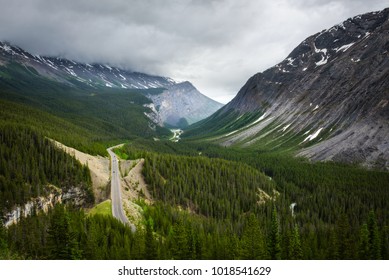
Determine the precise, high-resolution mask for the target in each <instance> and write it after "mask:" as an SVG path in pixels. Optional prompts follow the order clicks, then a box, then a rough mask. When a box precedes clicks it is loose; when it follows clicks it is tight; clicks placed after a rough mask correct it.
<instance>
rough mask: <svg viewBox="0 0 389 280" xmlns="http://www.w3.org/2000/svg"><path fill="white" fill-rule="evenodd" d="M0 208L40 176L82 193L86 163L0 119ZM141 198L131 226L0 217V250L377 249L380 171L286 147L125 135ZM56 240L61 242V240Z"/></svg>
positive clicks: (298, 254)
mask: <svg viewBox="0 0 389 280" xmlns="http://www.w3.org/2000/svg"><path fill="white" fill-rule="evenodd" d="M0 131H1V174H0V178H1V193H0V195H1V196H2V197H1V200H0V201H1V203H2V206H1V207H2V210H3V211H5V210H7V209H10V207H12V205H18V204H19V205H20V204H23V203H25V202H26V201H28V200H29V199H30V198H33V197H36V196H39V195H45V194H46V193H47V191H48V189H47V186H48V185H49V184H52V185H55V186H57V187H60V188H61V189H63V190H66V189H67V188H68V187H69V186H74V185H76V186H81V187H82V188H84V189H85V191H86V193H88V194H89V202H92V201H93V197H92V192H90V175H89V172H88V168H87V167H85V166H82V165H80V164H79V163H78V162H77V161H76V160H74V158H72V157H70V156H69V155H66V154H65V153H63V152H62V151H60V150H58V149H57V148H55V147H54V146H53V145H52V144H51V142H50V141H49V140H48V139H47V138H45V137H43V136H42V135H41V134H40V133H38V132H34V131H33V130H32V129H30V128H26V127H21V126H17V125H8V126H7V125H4V124H3V125H2V126H1V129H0ZM116 152H117V154H119V155H120V156H121V157H122V158H124V159H134V158H141V157H142V158H145V163H144V168H143V173H144V177H145V179H146V181H147V183H148V185H149V191H150V193H151V195H152V197H153V203H152V204H151V205H148V204H146V203H145V202H144V201H143V198H142V196H141V195H140V197H139V198H138V201H137V203H138V205H140V206H141V208H142V215H143V219H142V221H141V222H139V224H137V231H136V232H135V233H133V232H131V230H130V228H128V227H126V226H124V225H122V224H121V223H120V222H118V221H117V220H115V219H114V218H112V217H110V216H101V215H89V214H86V213H85V212H84V210H83V209H82V208H79V207H75V206H72V205H71V204H68V205H67V206H64V205H57V206H56V207H54V208H53V209H50V210H49V211H48V212H42V211H39V210H38V209H37V210H34V211H33V212H32V213H31V215H30V216H28V217H26V218H24V217H23V218H22V219H21V220H20V221H19V222H18V224H16V225H12V226H9V227H8V228H4V227H1V228H0V252H1V253H0V258H3V259H388V258H389V227H388V226H389V223H388V217H389V215H388V210H389V209H388V207H389V206H388V205H387V203H386V201H388V199H389V189H388V182H389V174H388V173H387V172H380V171H374V170H365V169H361V168H359V167H357V166H350V165H342V164H335V163H310V162H307V161H306V160H303V159H295V158H292V157H290V156H289V155H288V154H282V153H269V152H266V151H245V150H239V149H236V150H235V149H226V148H222V147H217V146H213V145H211V144H203V143H196V142H182V143H181V142H179V143H172V142H168V141H153V140H151V141H148V140H145V139H135V140H134V141H132V142H131V144H130V145H126V146H124V147H123V148H120V149H117V150H116ZM63 244H66V246H63Z"/></svg>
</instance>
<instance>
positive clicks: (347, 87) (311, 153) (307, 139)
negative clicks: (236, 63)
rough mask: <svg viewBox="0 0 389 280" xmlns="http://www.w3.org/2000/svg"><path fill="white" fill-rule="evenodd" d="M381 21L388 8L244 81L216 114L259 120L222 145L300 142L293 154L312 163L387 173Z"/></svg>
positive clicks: (317, 37)
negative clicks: (378, 168)
mask: <svg viewBox="0 0 389 280" xmlns="http://www.w3.org/2000/svg"><path fill="white" fill-rule="evenodd" d="M388 18H389V9H385V10H383V11H380V12H373V13H368V14H364V15H359V16H356V17H353V18H350V19H348V20H346V21H344V22H343V23H341V24H338V25H335V26H333V27H331V28H329V29H326V30H323V31H321V32H319V33H317V34H314V35H312V36H310V37H308V38H307V39H305V40H304V41H303V42H302V43H301V44H299V45H298V46H297V47H296V48H295V49H294V50H293V51H292V52H291V53H290V54H289V55H288V57H287V58H285V59H284V60H283V61H281V62H280V63H278V64H277V65H275V66H274V67H272V68H270V69H268V70H266V71H264V72H263V73H257V74H255V75H254V76H252V77H251V78H250V79H249V80H248V81H247V82H246V84H245V85H244V86H243V87H242V88H241V90H240V91H239V92H238V94H237V95H236V97H235V98H234V99H233V100H232V101H231V102H230V103H229V104H227V105H226V106H225V107H224V108H223V109H222V112H224V113H225V114H228V112H231V111H233V112H236V113H238V114H239V115H243V114H246V113H249V114H262V115H263V117H262V118H260V121H256V122H254V123H253V124H251V125H248V126H247V125H246V126H245V127H244V128H241V129H240V130H236V131H232V132H230V133H227V134H226V135H225V137H224V139H223V140H222V143H223V144H224V145H232V144H236V143H245V144H244V145H247V146H250V145H255V144H256V143H259V142H261V143H265V145H267V146H269V147H271V146H272V145H275V144H274V143H278V144H277V146H279V145H280V144H279V143H282V145H286V144H285V143H291V142H293V141H294V142H293V143H294V144H293V145H296V142H297V141H298V139H300V140H299V142H298V148H299V149H302V152H301V153H300V155H304V156H307V157H309V158H311V159H314V160H339V161H346V162H359V163H364V164H367V165H377V164H378V165H380V166H381V167H382V166H386V167H385V168H389V142H388V140H386V139H389V106H388V104H389V91H388V89H389V53H388V50H389V20H388ZM219 116H220V113H219ZM219 119H221V118H219ZM230 126H231V127H233V125H230ZM235 127H236V126H235ZM276 128H279V129H278V130H277V129H276ZM263 131H266V133H264V132H263ZM265 138H266V139H268V140H266V141H265V140H264V139H265ZM293 139H294V140H293ZM292 140H293V141H292ZM291 145H292V144H291Z"/></svg>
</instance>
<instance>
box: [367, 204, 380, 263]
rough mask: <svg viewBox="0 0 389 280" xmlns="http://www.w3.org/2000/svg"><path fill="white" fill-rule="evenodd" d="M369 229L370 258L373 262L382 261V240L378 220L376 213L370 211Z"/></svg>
mask: <svg viewBox="0 0 389 280" xmlns="http://www.w3.org/2000/svg"><path fill="white" fill-rule="evenodd" d="M367 227H368V230H369V245H370V258H371V259H372V260H380V259H381V240H380V234H379V230H378V225H377V219H376V217H375V214H374V211H370V213H369V219H368V222H367Z"/></svg>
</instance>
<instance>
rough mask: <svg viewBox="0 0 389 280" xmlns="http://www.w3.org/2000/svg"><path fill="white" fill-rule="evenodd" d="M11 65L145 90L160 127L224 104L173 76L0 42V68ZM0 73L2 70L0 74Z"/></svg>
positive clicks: (58, 77) (72, 82)
mask: <svg viewBox="0 0 389 280" xmlns="http://www.w3.org/2000/svg"><path fill="white" fill-rule="evenodd" d="M11 64H17V65H19V66H21V67H23V68H25V69H30V70H31V71H33V72H34V73H32V74H38V75H39V76H42V77H45V78H48V79H50V80H52V81H56V82H59V83H62V84H65V85H69V86H76V87H79V86H80V85H81V86H83V87H85V86H86V87H87V88H89V89H99V88H113V89H115V88H116V89H135V90H144V91H141V93H142V94H145V95H146V96H148V97H149V98H150V99H151V100H152V101H154V100H155V101H156V103H155V104H154V105H153V104H150V105H148V107H150V108H157V110H156V111H155V113H156V115H155V116H153V114H148V116H151V117H152V119H153V120H156V121H157V123H158V124H159V125H161V126H162V125H164V124H167V125H171V126H177V125H180V124H186V123H189V124H191V123H193V122H197V121H199V120H201V119H203V118H205V117H208V116H209V115H211V114H212V113H214V112H215V111H216V110H217V109H219V108H220V107H221V106H222V105H221V104H219V103H217V102H216V101H213V100H212V99H210V98H207V97H206V96H204V95H202V94H201V93H200V92H199V91H198V90H197V89H195V88H194V87H193V86H189V85H190V83H189V82H184V83H177V82H176V81H174V80H173V79H171V78H167V77H160V76H153V75H148V74H144V73H138V72H132V71H128V70H123V69H119V68H117V67H111V66H109V65H106V64H97V63H95V64H86V63H79V62H75V61H72V60H68V59H64V58H58V57H46V56H40V55H33V54H31V53H28V52H26V51H25V50H23V49H21V48H19V47H16V46H13V45H11V44H9V43H5V42H0V67H7V65H11ZM35 72H36V73H35ZM1 75H2V74H1V72H0V77H1ZM3 77H5V76H4V72H3ZM147 90H150V91H147Z"/></svg>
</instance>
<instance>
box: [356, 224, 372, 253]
mask: <svg viewBox="0 0 389 280" xmlns="http://www.w3.org/2000/svg"><path fill="white" fill-rule="evenodd" d="M370 257H371V256H370V242H369V229H368V228H367V224H366V223H364V224H363V225H362V226H361V229H360V232H359V243H358V258H359V259H360V260H368V259H370Z"/></svg>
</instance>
